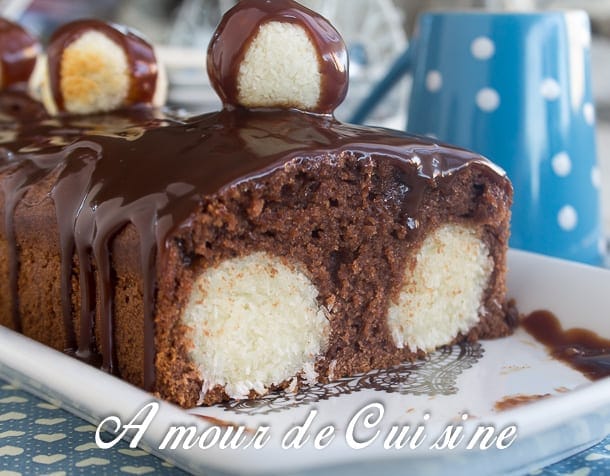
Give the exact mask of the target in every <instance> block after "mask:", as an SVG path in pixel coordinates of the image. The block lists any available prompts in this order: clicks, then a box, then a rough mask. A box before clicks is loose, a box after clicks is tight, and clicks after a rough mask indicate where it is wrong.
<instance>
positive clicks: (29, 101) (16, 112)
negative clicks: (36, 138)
mask: <svg viewBox="0 0 610 476" xmlns="http://www.w3.org/2000/svg"><path fill="white" fill-rule="evenodd" d="M48 117H49V116H48V114H47V111H46V109H45V108H44V106H43V105H42V103H40V102H39V101H36V100H35V99H34V98H32V97H31V96H30V95H29V93H28V92H27V91H26V89H25V85H13V86H11V87H10V88H8V89H7V90H4V91H0V123H9V124H13V126H14V129H16V128H17V123H18V122H27V121H36V120H40V119H44V118H48ZM5 131H6V127H5V125H3V126H2V132H5ZM1 142H3V138H2V137H0V143H1Z"/></svg>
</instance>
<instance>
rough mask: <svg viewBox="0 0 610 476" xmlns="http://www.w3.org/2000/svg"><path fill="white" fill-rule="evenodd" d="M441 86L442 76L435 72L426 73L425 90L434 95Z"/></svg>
mask: <svg viewBox="0 0 610 476" xmlns="http://www.w3.org/2000/svg"><path fill="white" fill-rule="evenodd" d="M442 86H443V76H442V75H441V73H440V72H439V71H437V70H435V69H434V70H432V71H428V74H427V75H426V89H427V90H428V91H430V92H431V93H434V92H436V91H438V90H439V89H441V87H442Z"/></svg>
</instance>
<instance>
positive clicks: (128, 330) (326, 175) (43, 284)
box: [0, 0, 515, 407]
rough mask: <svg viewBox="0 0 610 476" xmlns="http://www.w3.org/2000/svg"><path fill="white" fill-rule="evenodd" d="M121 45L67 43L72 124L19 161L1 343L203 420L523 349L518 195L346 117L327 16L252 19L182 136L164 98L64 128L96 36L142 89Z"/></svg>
mask: <svg viewBox="0 0 610 476" xmlns="http://www.w3.org/2000/svg"><path fill="white" fill-rule="evenodd" d="M106 28H114V27H108V26H103V27H101V26H97V24H92V23H90V22H84V23H77V24H72V25H68V26H66V27H64V28H63V29H62V30H61V31H62V33H61V35H59V37H60V38H62V44H61V48H56V47H55V46H56V45H55V43H54V41H53V40H52V41H51V46H50V47H49V52H51V51H53V52H54V53H53V55H50V57H49V60H48V61H49V64H56V66H54V67H53V68H46V71H47V77H46V79H45V80H44V81H43V85H42V87H41V89H44V88H49V89H48V90H47V93H46V94H44V95H43V98H44V100H45V103H48V102H49V101H52V102H53V104H52V105H51V106H50V107H49V111H50V112H51V113H52V114H56V113H58V114H56V115H55V116H54V117H53V118H52V119H48V118H47V119H40V120H29V121H27V122H26V121H23V122H20V123H19V127H18V128H17V133H16V136H15V137H14V138H13V139H12V140H9V141H4V142H3V143H2V144H1V146H2V149H0V184H1V187H0V204H2V207H0V210H2V211H1V213H2V217H1V219H0V272H2V276H3V277H4V279H3V280H2V282H4V283H5V284H3V285H2V286H1V287H0V299H1V301H0V323H1V324H2V325H6V326H9V327H11V328H13V329H17V330H19V331H21V332H23V333H24V334H26V335H28V336H30V337H32V338H34V339H36V340H39V341H41V342H43V343H45V344H48V345H50V346H53V347H55V348H57V349H59V350H62V351H66V352H69V353H72V354H74V355H75V356H76V357H78V358H81V359H83V360H85V361H88V362H90V363H92V364H94V365H97V366H99V367H100V368H102V369H104V370H106V371H108V372H112V373H114V374H116V375H118V376H120V377H121V378H123V379H125V380H127V381H129V382H131V383H133V384H135V385H138V386H141V387H143V388H145V389H147V390H149V391H152V392H155V393H156V394H158V395H160V396H161V397H163V398H165V399H168V400H170V401H173V402H176V403H178V404H180V405H182V406H185V407H190V406H193V405H197V404H213V403H216V402H220V401H222V400H225V399H227V398H256V397H257V396H260V395H263V394H265V393H266V392H268V391H270V390H273V389H277V388H284V389H287V390H288V391H294V390H296V389H297V388H298V386H299V385H301V384H302V383H304V382H308V383H313V382H317V381H328V380H332V379H334V378H339V377H343V376H347V375H352V374H354V373H357V372H363V371H367V370H370V369H373V368H382V367H387V366H391V365H395V364H397V363H399V362H401V361H403V360H405V359H414V358H417V357H421V356H423V355H425V353H426V352H429V351H432V350H434V349H436V348H437V347H439V346H443V345H447V344H451V343H454V342H459V341H463V340H470V341H473V340H476V339H479V338H492V337H499V336H503V335H507V334H509V333H510V332H511V329H512V327H513V326H514V325H515V320H514V318H513V317H512V316H513V314H512V313H511V312H510V309H509V307H508V306H507V304H506V287H505V271H506V262H505V253H506V249H507V240H508V224H509V216H510V212H509V207H510V202H511V196H512V189H511V185H510V182H509V181H508V179H507V178H506V176H505V174H504V173H503V172H502V171H501V170H500V169H498V168H497V167H496V166H494V165H493V164H492V163H491V162H489V161H488V160H486V159H485V158H483V157H481V156H479V155H477V154H474V153H471V152H468V151H465V150H462V149H457V148H454V147H451V146H448V145H443V144H439V143H437V142H434V141H431V140H428V139H422V138H420V137H414V136H411V135H408V134H405V133H402V132H397V131H390V130H387V129H378V128H370V127H360V126H353V125H347V124H343V123H341V122H339V121H337V120H336V119H334V117H333V115H332V110H333V109H334V107H335V106H336V105H337V104H339V103H340V102H341V100H342V99H343V96H344V95H345V92H346V88H347V58H346V54H345V47H344V45H343V43H342V41H341V39H340V37H339V35H338V33H336V31H335V30H334V29H333V28H332V26H330V25H329V24H328V23H327V22H326V21H325V20H324V19H322V18H321V17H320V16H318V15H317V14H315V13H314V12H312V11H310V10H307V9H305V8H303V7H301V6H300V5H298V4H296V3H295V2H292V1H285V0H281V1H274V2H263V1H257V0H243V1H241V2H240V3H239V4H238V5H237V6H236V7H235V8H234V9H232V10H231V11H229V12H228V13H227V15H226V16H225V18H224V19H223V22H222V23H221V25H220V27H219V29H218V30H217V32H216V34H215V36H214V38H213V40H212V43H211V45H210V49H209V53H208V70H209V72H210V76H211V79H212V81H213V84H214V85H215V87H216V89H217V90H218V91H219V94H220V96H221V98H222V99H223V102H224V108H223V110H221V111H219V112H215V113H211V114H206V115H202V116H197V117H192V118H188V119H182V120H178V119H175V118H171V117H168V116H165V115H163V113H162V112H160V111H158V110H156V109H154V108H152V107H151V106H150V104H151V101H152V99H151V98H152V97H154V96H155V94H148V95H140V96H138V95H137V94H135V95H134V94H122V95H121V98H122V99H121V101H120V106H121V109H118V110H115V109H114V107H115V106H116V104H114V103H112V104H111V106H110V107H109V108H107V107H106V106H105V104H106V102H105V101H106V100H102V102H104V104H103V105H102V107H100V108H99V110H100V111H106V110H108V109H111V110H112V111H111V112H107V113H104V114H97V115H96V114H92V113H91V109H90V108H89V106H90V105H91V104H93V105H95V104H99V97H96V98H93V99H91V100H90V99H89V98H87V97H84V99H83V98H82V97H81V95H80V93H78V92H76V93H75V97H73V98H72V99H73V100H74V101H76V103H78V104H79V106H78V107H77V108H76V109H75V110H73V111H71V112H70V111H67V110H66V109H65V108H66V104H69V103H71V102H70V101H66V99H65V97H63V94H64V93H65V92H66V91H65V90H64V88H63V86H62V85H65V84H67V83H66V82H65V81H63V80H62V78H63V76H62V73H61V72H62V71H64V70H65V71H70V72H71V73H70V74H72V71H73V68H68V69H62V64H63V60H64V59H65V57H64V56H63V54H64V53H63V52H65V51H66V50H67V49H68V48H70V46H71V45H72V44H73V42H76V41H78V39H79V38H83V37H85V35H86V34H87V33H88V32H91V31H92V30H93V31H95V32H98V33H100V32H101V34H102V35H106V38H105V40H108V41H110V42H114V44H115V45H116V46H117V48H118V49H117V50H114V52H113V53H112V54H113V58H116V57H117V55H118V56H121V54H123V55H125V57H124V58H122V59H121V60H119V62H118V64H120V65H123V66H122V68H123V70H125V71H127V73H126V74H127V75H128V77H127V80H125V81H123V82H122V83H121V84H123V85H124V87H126V88H133V87H137V84H138V82H137V81H134V79H133V78H134V76H133V74H132V73H131V72H130V71H131V70H130V66H129V65H130V64H135V63H137V62H136V61H133V57H131V56H130V55H133V54H135V53H134V51H139V49H134V48H130V47H126V46H125V43H124V42H127V44H129V42H130V41H134V40H133V38H132V36H133V33H129V32H125V31H123V30H116V31H117V32H118V33H115V31H113V32H112V33H107V30H106ZM119 33H120V34H121V35H123V36H118V34H119ZM57 38H58V36H56V37H55V39H57ZM65 38H70V41H66V40H65ZM88 38H89V40H87V42H83V41H81V42H80V43H78V47H79V48H81V50H80V51H81V53H82V54H83V55H84V57H85V58H87V57H88V56H87V55H88V52H89V51H90V50H88V49H87V48H89V46H88V44H90V43H95V41H97V40H96V39H95V36H94V37H93V39H92V37H91V35H89V36H88ZM294 38H297V39H296V40H294V41H293V39H294ZM105 40H104V42H102V43H100V44H107V43H105ZM138 45H140V46H141V45H142V43H138ZM274 45H275V46H274ZM277 45H281V48H280V49H281V51H284V50H287V51H289V52H292V53H294V52H298V54H299V56H298V57H299V58H305V59H303V61H304V62H305V64H301V63H299V64H298V67H297V70H296V73H295V72H294V70H291V68H292V66H291V65H290V63H291V62H290V61H288V60H287V59H286V58H285V57H284V58H283V57H281V55H280V54H279V53H280V52H281V51H279V50H278V51H279V52H278V51H276V50H274V48H275V47H277ZM94 49H95V48H94ZM73 51H74V50H73ZM96 51H98V50H96ZM96 54H97V53H96ZM145 56H146V57H147V58H151V57H154V55H153V56H151V54H150V51H148V52H147V54H146V55H145ZM307 58H309V59H307ZM292 59H293V60H294V57H293V58H292ZM112 61H114V60H112ZM308 61H309V63H308ZM297 62H298V61H297ZM146 64H149V65H152V62H149V63H146ZM125 65H127V66H125ZM115 66H116V64H115V63H112V67H111V68H110V69H111V70H116V68H115ZM113 68H114V69H113ZM150 71H151V75H152V76H154V71H155V68H154V67H152V66H151V69H150ZM278 72H279V74H278ZM78 74H80V73H78V71H77V78H76V79H75V78H72V79H71V80H70V81H71V82H72V83H74V81H76V82H77V83H78V82H79V81H81V79H79V77H78ZM291 74H292V75H294V78H296V79H295V80H294V81H291V80H290V77H291ZM54 75H55V76H54ZM83 77H86V79H87V81H92V84H97V83H96V81H97V79H96V78H99V77H102V78H103V77H107V76H106V75H105V74H97V73H96V74H91V72H90V68H84V72H83ZM123 79H125V78H123ZM149 79H150V84H157V85H158V82H157V83H155V79H154V78H149ZM68 83H69V82H68ZM125 85H129V86H125ZM99 87H101V88H103V87H104V86H103V85H102V86H99ZM156 87H157V86H156ZM68 89H69V88H68ZM129 90H131V89H129ZM71 91H74V90H73V89H71ZM102 97H106V96H104V95H102ZM133 98H140V99H133ZM141 98H144V99H141ZM81 99H82V101H81ZM113 100H114V99H113ZM72 104H74V102H72ZM83 104H84V105H83ZM80 111H84V112H86V113H85V114H79V112H80ZM7 127H8V126H7V125H3V124H0V129H1V130H4V129H5V128H7Z"/></svg>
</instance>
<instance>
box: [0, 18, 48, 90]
mask: <svg viewBox="0 0 610 476" xmlns="http://www.w3.org/2000/svg"><path fill="white" fill-rule="evenodd" d="M39 52H40V46H39V44H38V41H37V40H36V39H35V38H34V37H33V36H32V35H30V34H29V33H28V32H27V31H25V30H24V29H23V28H22V27H21V26H19V25H17V24H15V23H13V22H10V21H8V20H6V19H4V18H0V66H1V67H0V73H1V78H2V80H1V82H0V88H7V87H9V86H11V85H13V84H17V83H26V82H27V81H28V80H29V79H30V75H31V74H32V71H33V70H34V66H35V65H36V58H37V56H38V53H39Z"/></svg>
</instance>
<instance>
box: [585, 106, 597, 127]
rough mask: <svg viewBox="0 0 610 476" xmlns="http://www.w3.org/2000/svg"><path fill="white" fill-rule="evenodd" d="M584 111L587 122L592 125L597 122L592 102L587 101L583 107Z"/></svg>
mask: <svg viewBox="0 0 610 476" xmlns="http://www.w3.org/2000/svg"><path fill="white" fill-rule="evenodd" d="M582 113H583V115H584V116H585V122H586V123H587V124H589V125H590V126H592V125H593V123H594V122H595V108H594V107H593V104H591V103H590V102H586V103H585V104H584V105H583V107H582Z"/></svg>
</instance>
